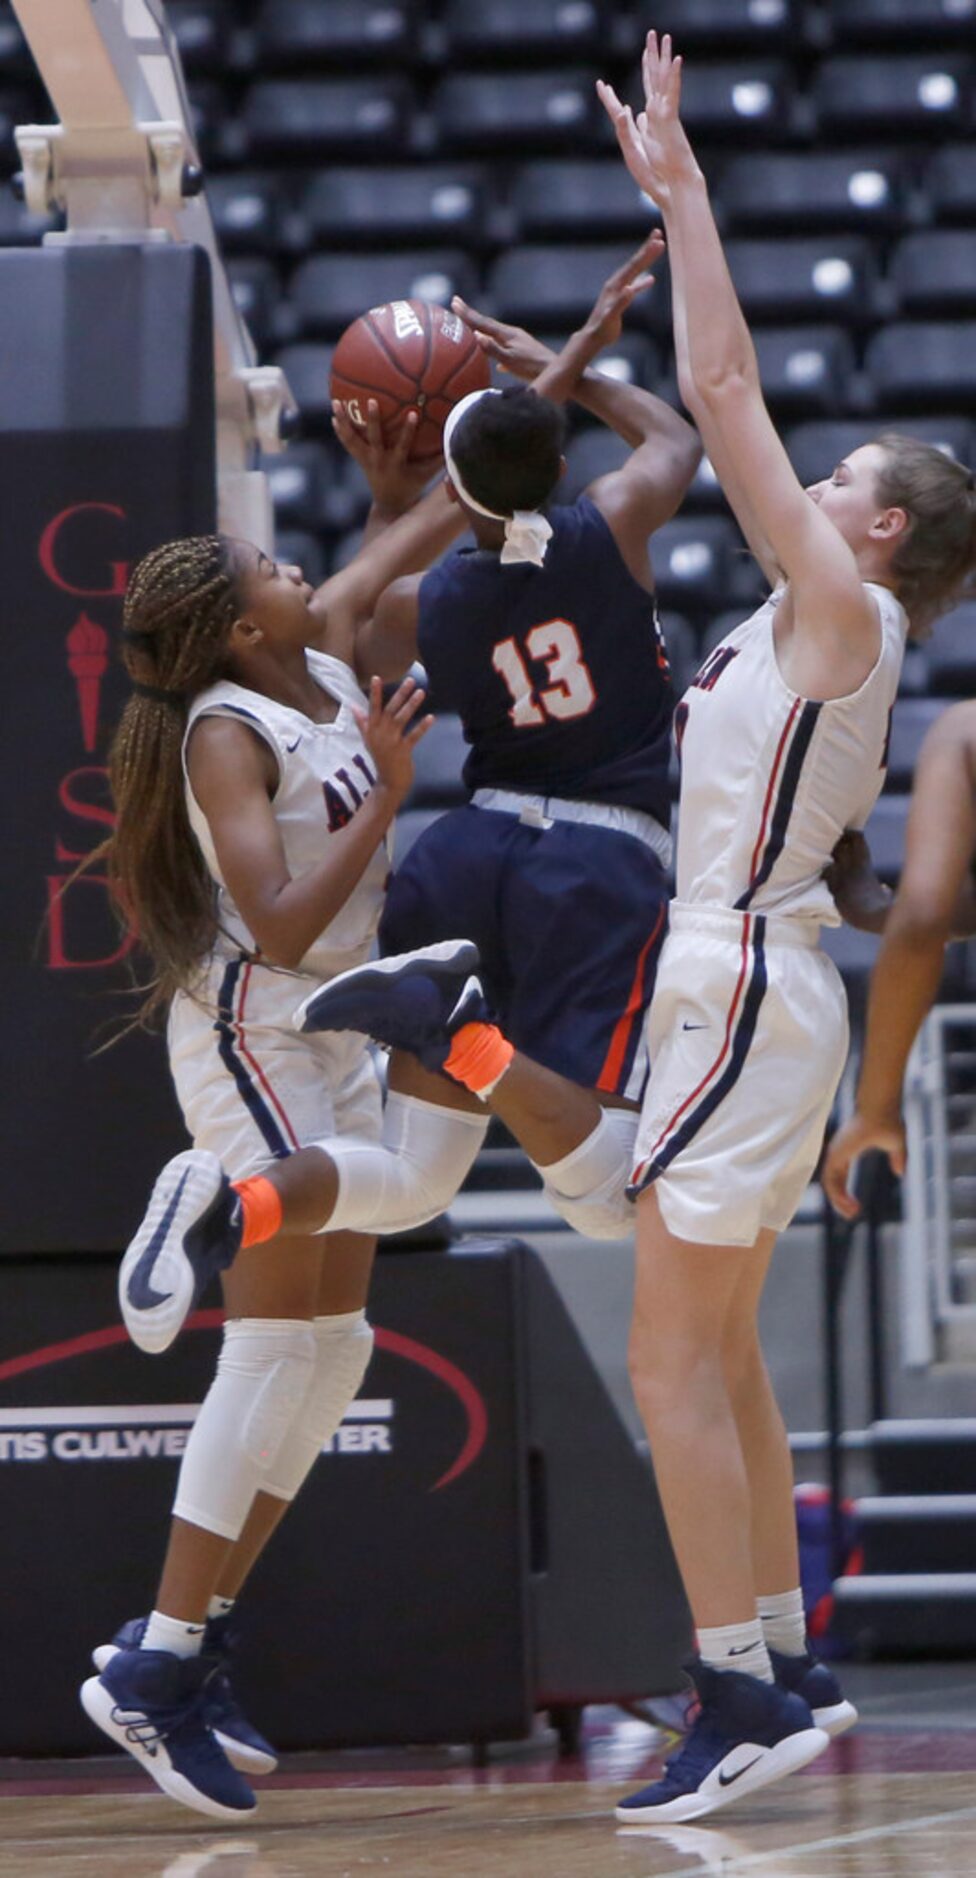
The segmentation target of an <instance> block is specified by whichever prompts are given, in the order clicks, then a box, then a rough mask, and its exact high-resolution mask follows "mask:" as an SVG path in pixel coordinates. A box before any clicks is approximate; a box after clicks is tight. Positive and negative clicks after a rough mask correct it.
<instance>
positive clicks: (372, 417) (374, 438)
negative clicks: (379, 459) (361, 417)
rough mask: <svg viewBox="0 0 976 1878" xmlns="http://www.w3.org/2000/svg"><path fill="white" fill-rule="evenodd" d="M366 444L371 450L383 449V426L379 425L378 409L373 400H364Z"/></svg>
mask: <svg viewBox="0 0 976 1878" xmlns="http://www.w3.org/2000/svg"><path fill="white" fill-rule="evenodd" d="M366 442H367V443H368V444H369V446H370V449H372V450H382V448H383V426H382V424H381V423H380V407H379V405H378V404H377V402H376V399H375V398H367V400H366Z"/></svg>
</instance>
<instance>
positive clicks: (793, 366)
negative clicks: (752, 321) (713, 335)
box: [756, 326, 855, 417]
mask: <svg viewBox="0 0 976 1878" xmlns="http://www.w3.org/2000/svg"><path fill="white" fill-rule="evenodd" d="M756 354H757V357H758V360H759V376H760V378H761V380H762V387H763V392H764V394H765V397H766V401H767V403H768V404H769V405H770V407H771V408H772V409H773V410H774V411H776V412H777V413H779V414H781V415H783V416H784V417H785V416H801V415H803V414H804V413H814V412H816V413H822V414H824V415H827V414H829V413H831V412H834V411H841V410H843V409H844V406H845V404H846V400H847V393H848V389H849V386H850V382H851V378H852V375H853V372H854V364H855V359H854V345H853V341H852V340H851V337H850V334H849V333H847V332H846V331H845V330H844V328H843V327H841V326H790V327H786V328H775V329H770V330H767V331H763V330H762V329H760V330H759V331H758V332H757V333H756Z"/></svg>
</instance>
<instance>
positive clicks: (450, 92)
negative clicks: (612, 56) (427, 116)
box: [433, 68, 609, 156]
mask: <svg viewBox="0 0 976 1878" xmlns="http://www.w3.org/2000/svg"><path fill="white" fill-rule="evenodd" d="M595 76H596V74H595V73H591V72H581V71H579V70H576V69H569V68H567V70H566V71H563V72H558V71H556V72H553V71H547V72H484V73H482V72H455V73H451V74H450V75H449V76H448V77H446V78H443V79H441V81H440V83H439V84H438V86H437V88H436V90H435V93H434V99H433V107H434V118H435V122H436V126H437V134H438V138H439V141H440V144H441V147H442V148H443V149H445V150H485V151H489V152H492V153H503V154H505V155H506V156H511V154H512V152H513V151H518V152H519V153H522V152H523V151H532V150H569V151H578V150H580V149H581V148H582V149H586V148H587V147H588V146H593V145H594V144H595V143H596V144H599V142H600V141H603V140H604V132H603V125H604V124H606V123H607V119H606V117H605V115H604V112H603V109H602V106H601V105H600V102H599V99H598V98H597V95H596V92H595V90H594V81H595ZM607 128H608V129H609V125H608V126H607Z"/></svg>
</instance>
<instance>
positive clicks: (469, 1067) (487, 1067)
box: [444, 1024, 515, 1095]
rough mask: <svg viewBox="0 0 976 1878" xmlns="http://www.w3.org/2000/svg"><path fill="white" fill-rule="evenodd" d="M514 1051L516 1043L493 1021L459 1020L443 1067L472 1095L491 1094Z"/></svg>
mask: <svg viewBox="0 0 976 1878" xmlns="http://www.w3.org/2000/svg"><path fill="white" fill-rule="evenodd" d="M514 1055H515V1045H514V1044H513V1043H509V1041H508V1038H507V1037H503V1036H502V1033H501V1031H500V1030H499V1029H498V1028H497V1026H496V1025H495V1024H462V1025H461V1028H460V1030H459V1031H458V1032H457V1034H456V1036H455V1037H454V1040H453V1042H452V1044H451V1048H450V1052H449V1054H448V1057H447V1060H446V1062H445V1064H444V1068H445V1070H446V1072H447V1074H448V1075H449V1076H451V1077H452V1078H453V1080H454V1081H455V1082H460V1083H463V1084H464V1087H465V1089H470V1090H471V1093H472V1095H490V1094H491V1091H492V1090H493V1089H494V1087H495V1084H496V1082H498V1080H499V1078H500V1077H501V1076H504V1074H505V1071H506V1070H507V1068H508V1066H509V1064H510V1062H511V1060H512V1058H513V1056H514Z"/></svg>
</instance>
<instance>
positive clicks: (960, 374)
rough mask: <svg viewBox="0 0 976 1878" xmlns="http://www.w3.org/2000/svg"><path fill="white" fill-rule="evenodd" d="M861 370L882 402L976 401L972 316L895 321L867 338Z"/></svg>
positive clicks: (951, 403) (909, 404)
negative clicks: (936, 320) (955, 318)
mask: <svg viewBox="0 0 976 1878" xmlns="http://www.w3.org/2000/svg"><path fill="white" fill-rule="evenodd" d="M865 370H866V373H867V376H868V378H869V379H870V382H871V384H872V385H873V387H874V391H875V395H876V398H877V400H878V402H879V403H880V404H882V405H884V404H887V405H889V406H891V405H893V406H895V407H896V408H897V407H898V406H899V405H904V406H906V407H910V408H912V409H916V410H917V409H918V408H919V406H929V407H931V406H932V405H933V404H935V405H940V404H945V405H949V406H954V405H957V404H964V405H965V406H966V407H967V408H968V407H970V406H976V320H957V321H956V322H955V323H950V322H941V323H939V324H936V323H935V322H924V323H923V322H917V323H914V324H913V323H910V322H909V321H907V320H905V321H896V322H895V323H894V325H891V326H887V327H885V328H883V329H882V331H881V332H878V333H875V334H874V336H873V338H872V339H870V340H869V341H868V346H867V351H866V353H865Z"/></svg>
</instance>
